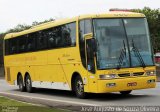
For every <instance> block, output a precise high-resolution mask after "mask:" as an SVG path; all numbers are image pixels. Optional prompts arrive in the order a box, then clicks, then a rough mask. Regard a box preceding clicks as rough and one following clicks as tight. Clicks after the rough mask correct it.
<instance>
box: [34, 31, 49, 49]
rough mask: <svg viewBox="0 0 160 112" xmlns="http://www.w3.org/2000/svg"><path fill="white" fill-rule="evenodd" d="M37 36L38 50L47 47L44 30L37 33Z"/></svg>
mask: <svg viewBox="0 0 160 112" xmlns="http://www.w3.org/2000/svg"><path fill="white" fill-rule="evenodd" d="M36 34H37V35H36V36H37V37H36V39H37V50H43V49H46V48H47V38H46V35H45V32H44V31H39V32H37V33H36Z"/></svg>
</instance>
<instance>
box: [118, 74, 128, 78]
mask: <svg viewBox="0 0 160 112" xmlns="http://www.w3.org/2000/svg"><path fill="white" fill-rule="evenodd" d="M118 76H119V77H129V76H130V73H125V74H118Z"/></svg>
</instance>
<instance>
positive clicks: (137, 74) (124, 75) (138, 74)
mask: <svg viewBox="0 0 160 112" xmlns="http://www.w3.org/2000/svg"><path fill="white" fill-rule="evenodd" d="M143 74H144V72H135V73H133V74H131V73H124V74H118V76H119V77H129V76H141V75H143Z"/></svg>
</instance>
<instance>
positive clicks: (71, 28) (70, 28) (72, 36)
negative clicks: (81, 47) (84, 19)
mask: <svg viewBox="0 0 160 112" xmlns="http://www.w3.org/2000/svg"><path fill="white" fill-rule="evenodd" d="M66 27H67V32H68V38H67V40H68V41H67V42H69V45H70V46H75V45H76V23H75V22H74V23H69V24H67V25H66Z"/></svg>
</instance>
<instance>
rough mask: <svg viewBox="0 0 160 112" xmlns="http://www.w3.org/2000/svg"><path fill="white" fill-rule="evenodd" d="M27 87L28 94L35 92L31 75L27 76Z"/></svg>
mask: <svg viewBox="0 0 160 112" xmlns="http://www.w3.org/2000/svg"><path fill="white" fill-rule="evenodd" d="M25 85H26V90H27V92H29V93H31V92H32V91H33V88H32V81H31V78H30V76H29V75H27V76H26V78H25Z"/></svg>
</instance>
